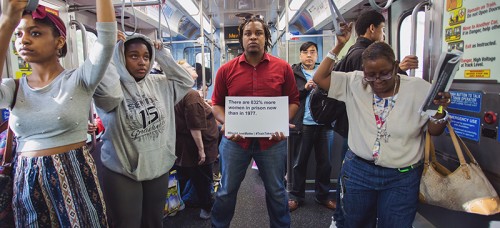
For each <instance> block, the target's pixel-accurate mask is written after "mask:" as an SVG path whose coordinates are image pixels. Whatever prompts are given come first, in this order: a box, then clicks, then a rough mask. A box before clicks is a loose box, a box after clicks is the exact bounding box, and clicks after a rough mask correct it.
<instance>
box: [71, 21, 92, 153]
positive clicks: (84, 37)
mask: <svg viewBox="0 0 500 228" xmlns="http://www.w3.org/2000/svg"><path fill="white" fill-rule="evenodd" d="M69 24H70V25H74V26H76V27H77V28H78V29H80V31H81V32H82V45H83V58H84V59H86V58H87V56H88V46H87V29H85V25H83V24H82V23H81V22H79V21H77V20H71V21H70V22H69ZM93 104H94V102H91V104H90V110H89V117H88V118H89V122H90V123H91V124H95V121H94V120H95V110H94V105H93ZM90 138H91V148H90V149H91V150H90V151H92V148H94V147H95V145H96V143H97V139H96V136H95V132H92V133H90Z"/></svg>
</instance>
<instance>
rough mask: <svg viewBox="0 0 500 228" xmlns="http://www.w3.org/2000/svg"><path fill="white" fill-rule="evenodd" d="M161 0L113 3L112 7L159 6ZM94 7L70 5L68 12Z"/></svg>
mask: <svg viewBox="0 0 500 228" xmlns="http://www.w3.org/2000/svg"><path fill="white" fill-rule="evenodd" d="M161 4H162V3H161V0H152V1H142V2H133V3H130V2H129V3H125V4H122V3H115V4H113V6H114V7H115V8H121V7H123V6H125V7H131V6H152V5H161ZM95 7H96V6H95V5H81V6H80V5H71V6H69V7H68V12H69V13H71V12H77V11H82V10H93V9H95Z"/></svg>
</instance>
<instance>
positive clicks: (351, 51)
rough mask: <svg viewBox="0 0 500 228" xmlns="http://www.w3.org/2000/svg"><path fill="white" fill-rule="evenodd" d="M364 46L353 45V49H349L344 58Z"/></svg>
mask: <svg viewBox="0 0 500 228" xmlns="http://www.w3.org/2000/svg"><path fill="white" fill-rule="evenodd" d="M363 48H364V47H360V46H355V47H352V49H351V50H349V51H348V52H347V54H345V56H344V58H347V56H349V55H351V54H352V53H353V52H354V51H356V50H359V49H363Z"/></svg>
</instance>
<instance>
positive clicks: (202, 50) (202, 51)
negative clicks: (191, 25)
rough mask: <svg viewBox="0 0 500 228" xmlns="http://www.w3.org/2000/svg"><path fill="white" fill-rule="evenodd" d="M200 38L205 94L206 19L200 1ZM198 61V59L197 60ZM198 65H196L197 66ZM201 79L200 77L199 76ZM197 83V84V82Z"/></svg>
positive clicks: (202, 78) (203, 89)
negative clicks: (204, 24)
mask: <svg viewBox="0 0 500 228" xmlns="http://www.w3.org/2000/svg"><path fill="white" fill-rule="evenodd" d="M199 14H200V36H201V37H200V38H201V40H200V41H201V42H200V44H201V80H202V84H201V85H202V86H201V91H202V92H203V93H204V92H205V84H206V82H205V78H206V75H205V31H204V29H203V22H204V20H203V19H204V18H203V0H201V1H200V12H199ZM195 61H196V59H195ZM195 65H196V64H195ZM198 77H199V75H198ZM195 83H196V82H195Z"/></svg>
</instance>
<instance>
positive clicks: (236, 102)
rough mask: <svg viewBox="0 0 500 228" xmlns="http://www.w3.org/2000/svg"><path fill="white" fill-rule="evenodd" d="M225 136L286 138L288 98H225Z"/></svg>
mask: <svg viewBox="0 0 500 228" xmlns="http://www.w3.org/2000/svg"><path fill="white" fill-rule="evenodd" d="M225 113H226V122H225V125H226V126H225V135H226V136H228V137H229V136H231V135H234V134H240V135H242V136H244V137H270V136H271V134H273V133H275V132H283V134H285V136H288V130H289V129H288V127H289V126H288V97H287V96H282V97H226V106H225Z"/></svg>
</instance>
